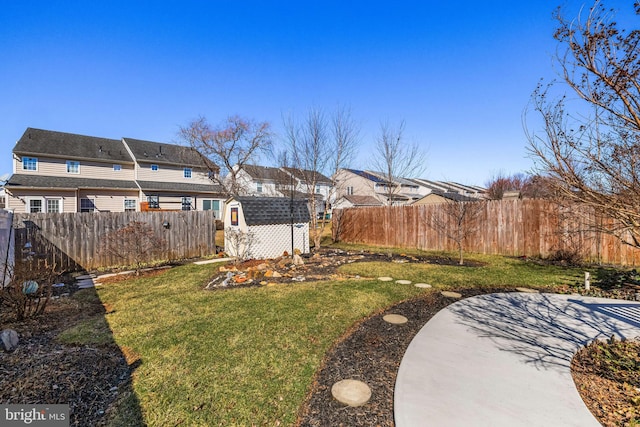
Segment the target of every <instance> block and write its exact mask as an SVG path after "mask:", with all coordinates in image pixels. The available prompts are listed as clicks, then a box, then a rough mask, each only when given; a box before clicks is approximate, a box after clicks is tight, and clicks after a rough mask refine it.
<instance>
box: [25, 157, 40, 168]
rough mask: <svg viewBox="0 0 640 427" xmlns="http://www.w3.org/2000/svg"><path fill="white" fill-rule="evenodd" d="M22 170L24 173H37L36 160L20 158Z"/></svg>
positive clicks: (33, 158)
mask: <svg viewBox="0 0 640 427" xmlns="http://www.w3.org/2000/svg"><path fill="white" fill-rule="evenodd" d="M22 170H25V171H37V170H38V159H37V158H35V157H23V158H22Z"/></svg>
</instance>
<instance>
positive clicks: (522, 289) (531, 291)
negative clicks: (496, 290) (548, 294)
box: [516, 288, 540, 294]
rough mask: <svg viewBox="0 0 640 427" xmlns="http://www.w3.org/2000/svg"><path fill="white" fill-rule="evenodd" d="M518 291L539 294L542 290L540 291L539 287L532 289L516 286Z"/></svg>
mask: <svg viewBox="0 0 640 427" xmlns="http://www.w3.org/2000/svg"><path fill="white" fill-rule="evenodd" d="M516 291H518V292H526V293H528V294H539V293H540V291H538V290H537V289H531V288H516Z"/></svg>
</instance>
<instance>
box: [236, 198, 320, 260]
mask: <svg viewBox="0 0 640 427" xmlns="http://www.w3.org/2000/svg"><path fill="white" fill-rule="evenodd" d="M310 219H311V218H310V216H309V209H308V207H307V203H306V201H305V200H291V199H287V198H284V197H254V196H237V197H231V198H229V199H228V200H227V201H226V203H225V212H224V227H225V230H229V231H228V232H225V244H224V246H225V252H226V253H227V254H228V255H231V256H238V255H239V254H240V253H243V254H244V255H245V257H249V258H254V259H267V258H276V257H279V256H282V255H283V253H284V252H287V253H288V254H291V251H292V250H294V251H295V250H296V249H297V250H299V251H300V252H301V253H308V252H309V220H310ZM234 232H235V233H234ZM237 233H241V234H242V235H245V236H251V237H250V240H251V241H252V242H251V244H250V247H248V248H247V247H246V245H245V243H238V241H237V240H236V241H234V240H233V239H234V237H233V236H234V234H235V235H238V234H237ZM292 237H293V242H292ZM292 243H293V248H292Z"/></svg>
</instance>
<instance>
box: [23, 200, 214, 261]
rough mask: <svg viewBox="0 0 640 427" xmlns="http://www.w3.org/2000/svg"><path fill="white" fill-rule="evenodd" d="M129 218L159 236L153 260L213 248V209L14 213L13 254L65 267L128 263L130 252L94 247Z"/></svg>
mask: <svg viewBox="0 0 640 427" xmlns="http://www.w3.org/2000/svg"><path fill="white" fill-rule="evenodd" d="M132 221H139V222H143V223H146V224H147V225H148V226H149V227H150V228H151V229H152V230H153V231H154V233H155V235H156V236H157V237H159V238H160V239H162V241H163V244H162V247H161V248H159V251H158V255H157V258H158V259H159V260H163V261H169V260H177V259H185V258H197V257H202V256H206V255H211V254H214V253H215V251H216V245H215V232H216V226H215V217H214V213H213V211H184V212H96V213H53V214H52V213H46V214H45V213H35V214H27V213H16V214H14V217H13V227H14V231H15V251H16V260H19V259H21V257H22V258H24V257H25V256H29V255H31V256H37V257H40V258H43V259H45V260H46V261H47V262H49V263H55V265H56V267H57V268H59V269H62V270H66V271H76V270H93V269H96V268H101V267H112V266H120V265H123V264H124V265H127V264H129V265H130V264H133V258H132V259H130V260H127V261H123V260H122V259H120V258H118V257H116V256H114V255H113V254H108V253H105V252H104V251H100V244H101V241H102V240H103V239H104V237H105V235H106V234H107V233H110V232H112V231H115V230H118V229H119V228H122V227H124V226H126V225H128V224H129V223H131V222H132ZM167 225H168V226H167Z"/></svg>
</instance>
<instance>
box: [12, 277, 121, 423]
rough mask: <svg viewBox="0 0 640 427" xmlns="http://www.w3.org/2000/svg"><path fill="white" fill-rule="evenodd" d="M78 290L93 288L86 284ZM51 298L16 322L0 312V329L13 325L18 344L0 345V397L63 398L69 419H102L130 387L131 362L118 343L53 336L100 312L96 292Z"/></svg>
mask: <svg viewBox="0 0 640 427" xmlns="http://www.w3.org/2000/svg"><path fill="white" fill-rule="evenodd" d="M83 292H85V293H86V292H93V290H85V291H83ZM91 300H92V302H86V301H83V302H79V301H77V300H76V299H74V298H68V297H66V298H60V299H55V300H52V301H50V303H49V305H48V307H47V309H46V311H45V313H44V314H43V315H41V316H38V317H36V318H33V319H27V320H24V321H21V322H11V323H10V322H7V317H8V315H9V313H3V312H0V330H2V329H9V328H10V329H14V330H15V331H17V332H18V335H19V339H20V342H19V345H18V348H17V349H16V350H15V351H14V352H12V353H5V352H2V351H0V403H2V404H68V405H69V409H70V414H69V415H70V425H72V426H96V425H103V424H104V423H105V421H106V420H105V414H106V413H107V411H108V410H109V408H110V406H112V405H113V404H114V402H115V401H116V400H117V399H118V398H119V397H121V396H122V395H123V394H124V393H130V389H131V387H130V374H131V370H130V367H129V365H128V363H127V361H126V360H125V357H124V356H123V354H122V352H121V351H120V349H119V348H118V347H117V346H116V345H115V343H114V344H112V345H106V346H70V345H64V344H60V343H58V342H56V339H55V338H56V336H57V335H58V334H59V333H60V332H61V331H63V330H65V329H67V328H68V327H70V326H72V325H74V324H76V323H77V322H79V321H81V320H83V319H86V318H88V317H92V316H99V315H102V314H104V308H103V307H102V305H101V304H100V303H99V300H98V299H97V298H95V299H93V298H92V299H91Z"/></svg>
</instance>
